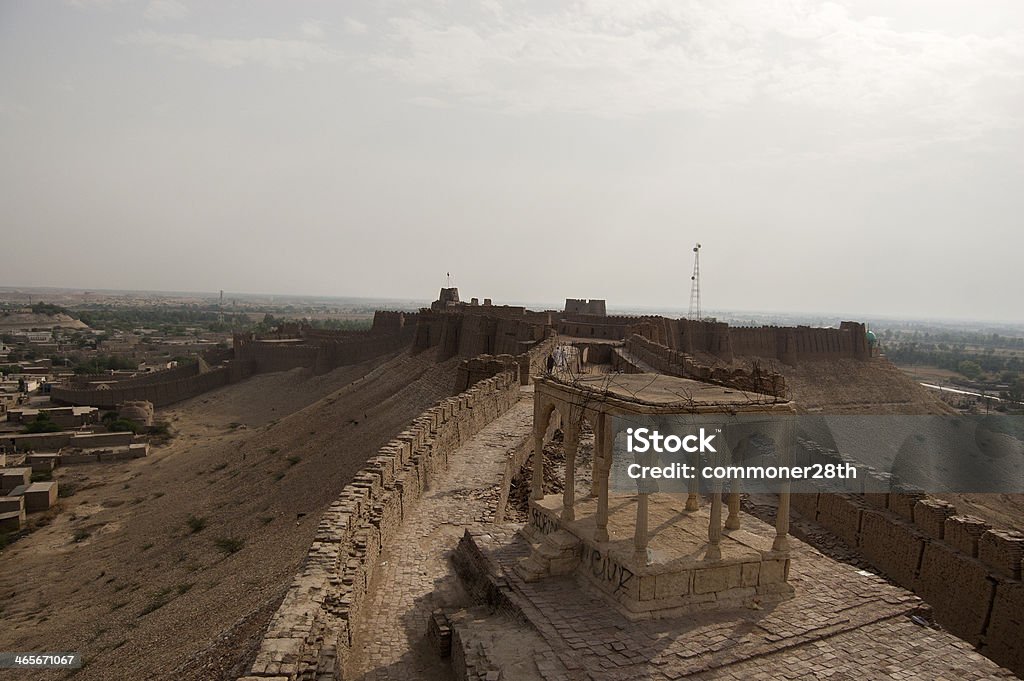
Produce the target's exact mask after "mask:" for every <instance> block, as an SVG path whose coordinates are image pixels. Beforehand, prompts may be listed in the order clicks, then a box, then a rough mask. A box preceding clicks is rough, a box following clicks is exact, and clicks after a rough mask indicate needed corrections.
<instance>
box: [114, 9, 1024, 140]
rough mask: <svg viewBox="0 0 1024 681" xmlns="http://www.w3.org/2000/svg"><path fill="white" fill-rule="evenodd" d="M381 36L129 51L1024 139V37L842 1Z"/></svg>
mask: <svg viewBox="0 0 1024 681" xmlns="http://www.w3.org/2000/svg"><path fill="white" fill-rule="evenodd" d="M389 9H390V11H391V14H390V15H389V16H388V17H387V18H385V19H384V20H383V22H382V23H377V24H375V25H374V30H373V31H372V32H371V31H370V28H369V26H368V25H367V24H366V23H363V22H362V21H360V20H358V19H356V18H354V17H348V18H346V19H345V20H344V22H343V25H342V27H343V30H344V32H345V33H348V34H350V35H368V36H370V37H369V38H367V39H366V40H365V41H360V43H358V51H356V47H354V46H353V45H352V44H348V45H344V46H340V45H339V46H334V45H332V43H330V42H329V41H328V40H327V39H326V38H327V37H326V36H325V34H324V31H323V26H322V24H320V23H318V22H306V23H304V24H303V25H302V27H301V33H302V36H303V38H302V39H298V40H295V39H288V38H281V37H278V38H253V39H221V38H203V37H199V36H196V35H192V34H175V35H166V34H158V33H152V32H143V33H139V34H135V35H133V36H130V37H129V38H128V39H127V42H131V43H134V44H139V45H148V46H152V47H156V48H159V49H163V50H166V51H169V52H172V53H176V54H178V55H181V56H184V55H190V56H193V57H196V58H199V59H202V60H204V61H207V62H209V63H212V64H217V65H219V66H227V67H231V66H239V65H241V64H248V63H252V64H263V65H265V66H268V67H271V68H276V69H293V68H304V67H306V66H307V65H310V64H313V63H333V62H341V61H345V62H346V63H347V64H351V65H352V67H353V68H358V69H359V70H360V71H362V72H366V71H370V72H374V73H377V74H381V75H384V76H387V77H389V78H390V79H391V80H392V81H395V82H397V83H399V84H401V85H404V86H405V87H407V88H409V89H411V90H412V92H410V93H408V98H409V99H410V101H415V98H416V97H418V96H423V97H425V99H424V100H423V101H431V102H442V101H443V102H446V103H448V104H449V105H453V106H456V105H461V106H471V107H477V108H484V109H491V110H497V111H501V112H503V113H508V114H531V113H537V112H560V113H566V112H569V113H578V114H585V115H590V116H598V117H604V118H630V117H639V116H645V115H649V114H652V113H663V112H692V113H697V114H701V115H704V116H711V117H716V116H723V115H729V114H731V113H732V112H736V111H743V110H744V109H748V108H750V107H758V108H759V109H760V108H773V110H774V111H776V113H777V115H779V116H785V115H786V114H787V112H791V113H794V114H799V115H800V116H803V117H805V118H806V117H807V116H814V115H816V114H820V115H822V116H827V117H829V118H830V120H832V121H834V122H835V123H836V124H837V125H838V126H839V127H840V128H843V129H857V130H859V131H860V132H864V131H866V130H868V129H869V128H872V127H876V128H878V129H877V130H874V131H871V134H872V135H873V136H874V137H875V138H876V139H898V138H901V137H905V136H907V135H910V136H914V137H916V138H918V139H925V138H927V139H933V140H949V139H967V138H970V137H972V136H977V135H979V134H983V133H985V132H987V131H992V130H997V129H1003V128H1010V127H1014V126H1018V125H1019V124H1020V123H1019V116H1018V115H1017V112H1018V111H1019V109H1020V106H1021V105H1022V104H1024V35H1021V34H1020V33H1019V32H1018V33H1012V32H1006V33H1005V34H1003V35H996V36H984V37H983V36H978V35H972V34H954V33H940V32H937V31H921V30H909V29H897V28H894V26H893V25H892V24H891V22H889V21H888V20H886V19H885V18H882V17H855V16H853V15H852V14H851V12H850V11H848V10H847V9H846V8H845V7H844V6H843V5H842V4H839V3H835V2H826V3H819V2H811V1H810V0H791V1H790V2H784V3H783V2H777V3H776V2H769V3H749V2H740V1H739V0H719V1H716V2H713V3H706V4H702V3H680V2H676V1H675V0H635V1H634V2H624V1H622V0H577V1H576V2H575V3H574V4H573V5H572V6H571V8H565V6H562V5H549V4H542V5H539V6H535V5H532V6H528V5H527V4H525V3H516V2H508V3H504V4H496V3H493V2H490V3H483V4H481V5H478V6H476V7H475V8H473V7H472V6H470V7H469V8H467V9H465V11H460V12H455V11H453V10H452V9H451V7H449V6H448V5H447V4H445V3H441V4H438V5H433V4H431V5H421V4H405V5H401V4H396V5H390V6H389Z"/></svg>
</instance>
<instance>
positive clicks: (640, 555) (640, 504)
mask: <svg viewBox="0 0 1024 681" xmlns="http://www.w3.org/2000/svg"><path fill="white" fill-rule="evenodd" d="M647 497H648V495H647V494H638V495H637V497H636V532H635V533H634V534H633V545H634V546H635V547H636V559H637V560H639V561H642V564H644V565H646V564H647V541H648V536H647V511H648V509H647Z"/></svg>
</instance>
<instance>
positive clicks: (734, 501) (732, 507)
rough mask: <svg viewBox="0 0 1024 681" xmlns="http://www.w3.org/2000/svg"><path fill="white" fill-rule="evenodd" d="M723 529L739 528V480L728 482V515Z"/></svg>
mask: <svg viewBox="0 0 1024 681" xmlns="http://www.w3.org/2000/svg"><path fill="white" fill-rule="evenodd" d="M725 529H727V530H738V529H740V481H739V480H733V481H731V482H730V483H729V517H728V518H726V519H725Z"/></svg>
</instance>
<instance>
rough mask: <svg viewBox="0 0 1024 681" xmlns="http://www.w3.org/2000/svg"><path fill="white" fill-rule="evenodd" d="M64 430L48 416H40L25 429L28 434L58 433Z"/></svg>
mask: <svg viewBox="0 0 1024 681" xmlns="http://www.w3.org/2000/svg"><path fill="white" fill-rule="evenodd" d="M60 430H63V428H61V427H60V426H58V425H57V424H56V423H54V422H53V419H51V418H50V417H49V415H47V414H39V416H36V417H35V419H33V420H32V421H30V422H29V423H28V424H27V425H26V426H25V429H24V432H26V433H56V432H58V431H60Z"/></svg>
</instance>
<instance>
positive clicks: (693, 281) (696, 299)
mask: <svg viewBox="0 0 1024 681" xmlns="http://www.w3.org/2000/svg"><path fill="white" fill-rule="evenodd" d="M687 316H688V317H689V318H690V319H696V320H698V321H699V320H700V244H697V245H696V246H694V247H693V275H691V276H690V314H689V315H687Z"/></svg>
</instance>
